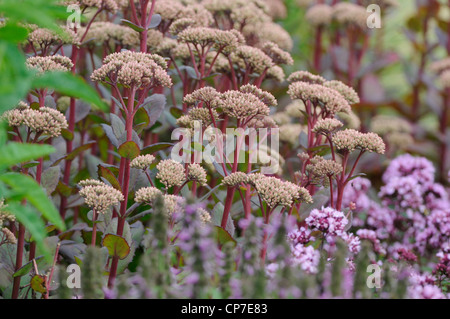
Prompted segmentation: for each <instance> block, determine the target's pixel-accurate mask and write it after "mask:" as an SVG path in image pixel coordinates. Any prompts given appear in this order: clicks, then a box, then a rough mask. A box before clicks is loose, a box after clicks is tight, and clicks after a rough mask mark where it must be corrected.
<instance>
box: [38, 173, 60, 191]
mask: <svg viewBox="0 0 450 319" xmlns="http://www.w3.org/2000/svg"><path fill="white" fill-rule="evenodd" d="M60 176H61V169H60V168H59V166H56V167H49V168H47V169H46V170H45V171H44V172H43V173H42V179H41V185H42V187H44V188H45V190H46V191H47V195H49V196H50V194H51V193H53V191H54V190H55V189H56V186H58V183H59V178H60Z"/></svg>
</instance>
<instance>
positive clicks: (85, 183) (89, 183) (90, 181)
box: [78, 179, 105, 187]
mask: <svg viewBox="0 0 450 319" xmlns="http://www.w3.org/2000/svg"><path fill="white" fill-rule="evenodd" d="M78 185H80V186H81V187H86V186H103V185H105V183H103V182H102V181H99V180H96V179H85V180H82V181H79V182H78Z"/></svg>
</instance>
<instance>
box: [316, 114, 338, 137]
mask: <svg viewBox="0 0 450 319" xmlns="http://www.w3.org/2000/svg"><path fill="white" fill-rule="evenodd" d="M342 126H344V123H342V122H341V121H339V120H338V119H334V118H333V119H330V118H326V119H320V120H318V121H317V122H316V125H314V128H313V132H315V133H321V134H325V135H327V134H329V133H332V132H335V131H337V130H338V129H340V128H341V127H342Z"/></svg>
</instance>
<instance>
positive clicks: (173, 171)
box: [156, 159, 186, 188]
mask: <svg viewBox="0 0 450 319" xmlns="http://www.w3.org/2000/svg"><path fill="white" fill-rule="evenodd" d="M156 168H157V169H158V174H156V178H158V179H159V180H160V181H161V182H162V183H163V184H164V185H165V186H166V187H167V188H169V187H172V186H180V185H181V184H183V182H184V181H185V179H186V174H185V170H184V167H183V165H182V164H181V163H178V162H175V161H174V160H171V159H167V160H164V161H161V162H159V163H158V165H157V166H156Z"/></svg>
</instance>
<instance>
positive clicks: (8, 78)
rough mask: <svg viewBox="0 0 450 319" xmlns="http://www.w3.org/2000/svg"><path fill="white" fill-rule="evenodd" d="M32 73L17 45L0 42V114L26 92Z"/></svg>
mask: <svg viewBox="0 0 450 319" xmlns="http://www.w3.org/2000/svg"><path fill="white" fill-rule="evenodd" d="M33 75H34V73H33V72H31V71H30V70H28V68H27V67H26V65H25V57H24V55H23V53H22V52H20V51H19V49H18V48H17V45H16V44H14V43H7V42H3V41H2V42H0V83H1V85H0V101H2V102H1V103H0V114H2V113H3V112H4V111H6V110H9V109H11V108H13V107H14V106H15V105H17V103H19V101H20V99H22V98H23V97H24V96H25V95H26V94H27V92H28V91H29V90H30V85H31V81H32V76H33Z"/></svg>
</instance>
